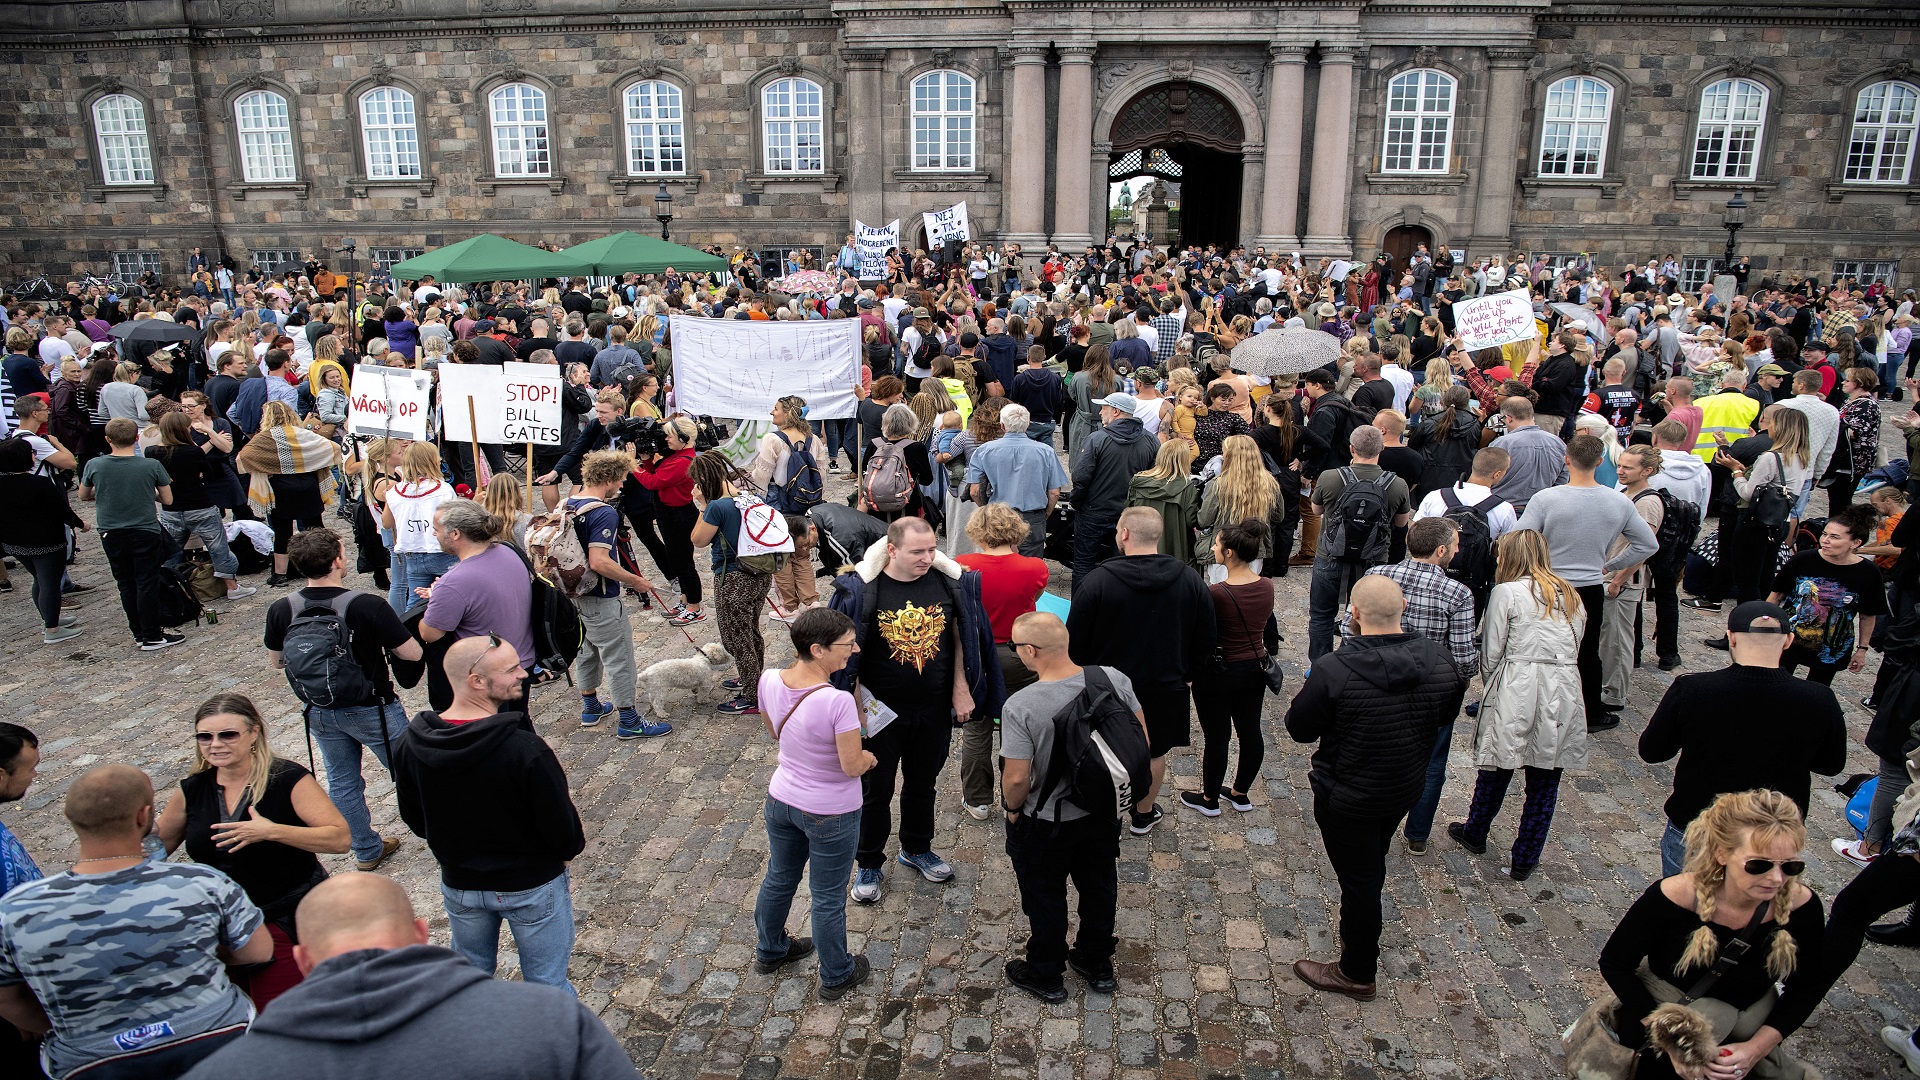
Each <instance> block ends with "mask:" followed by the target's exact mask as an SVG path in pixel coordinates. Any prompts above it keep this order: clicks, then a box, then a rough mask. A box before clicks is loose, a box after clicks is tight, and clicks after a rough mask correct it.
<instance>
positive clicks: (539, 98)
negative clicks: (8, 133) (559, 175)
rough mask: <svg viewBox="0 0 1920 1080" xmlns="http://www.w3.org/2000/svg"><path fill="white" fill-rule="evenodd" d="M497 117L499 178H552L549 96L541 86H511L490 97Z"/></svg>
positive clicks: (496, 167) (495, 146) (496, 170)
mask: <svg viewBox="0 0 1920 1080" xmlns="http://www.w3.org/2000/svg"><path fill="white" fill-rule="evenodd" d="M487 102H488V107H489V108H490V109H491V110H492V113H493V172H494V175H495V176H552V175H553V155H552V152H551V151H550V150H549V148H548V145H547V95H546V93H545V92H544V91H542V90H541V89H540V88H539V87H537V86H528V85H527V84H526V83H509V84H507V85H506V86H503V87H501V88H500V89H498V90H495V91H494V92H493V93H491V94H489V95H487Z"/></svg>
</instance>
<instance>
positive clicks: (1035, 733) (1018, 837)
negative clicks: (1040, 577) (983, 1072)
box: [1000, 611, 1147, 1002]
mask: <svg viewBox="0 0 1920 1080" xmlns="http://www.w3.org/2000/svg"><path fill="white" fill-rule="evenodd" d="M1012 644H1013V651H1014V655H1016V656H1018V657H1019V658H1020V662H1021V663H1023V664H1025V665H1026V666H1027V667H1029V668H1031V669H1032V670H1033V673H1034V676H1035V678H1036V679H1037V680H1038V681H1037V682H1035V683H1034V684H1033V685H1032V686H1029V687H1027V688H1026V689H1025V690H1022V691H1020V692H1019V693H1016V694H1014V695H1013V696H1012V697H1009V698H1008V699H1007V703H1006V705H1005V706H1003V707H1002V709H1001V712H1000V754H1001V756H1002V757H1003V758H1005V759H1006V771H1005V772H1004V773H1003V774H1002V775H1001V777H1000V789H1001V791H1002V793H1003V797H1004V798H1005V799H1006V802H1005V804H1004V805H1003V807H1002V808H1003V809H1005V810H1006V812H1007V856H1008V858H1010V859H1012V860H1013V874H1014V878H1015V880H1017V881H1018V882H1019V885H1020V906H1021V908H1023V909H1024V910H1025V911H1026V913H1027V922H1028V924H1029V926H1030V928H1031V930H1032V934H1031V936H1030V937H1028V939H1027V958H1026V959H1025V960H1009V961H1007V980H1008V981H1009V982H1011V983H1013V985H1015V986H1017V987H1019V988H1020V989H1022V990H1025V991H1027V992H1028V993H1030V994H1032V995H1033V996H1035V997H1037V998H1039V999H1040V1000H1042V1001H1046V1002H1059V1001H1065V1000H1066V998H1067V990H1066V987H1065V986H1064V985H1063V984H1062V982H1061V975H1062V974H1063V971H1064V968H1065V967H1066V966H1068V965H1071V966H1072V967H1073V970H1075V971H1077V972H1079V973H1080V975H1081V976H1082V977H1083V978H1085V979H1086V980H1087V986H1088V988H1089V989H1092V990H1094V991H1096V992H1099V993H1104V994H1111V993H1113V992H1114V990H1115V988H1116V985H1117V984H1116V983H1115V982H1114V978H1113V950H1114V945H1115V944H1116V941H1117V939H1116V938H1115V937H1114V936H1113V923H1114V912H1115V909H1116V906H1117V905H1118V902H1119V897H1120V879H1119V862H1120V821H1119V819H1118V817H1113V818H1109V817H1107V816H1106V815H1104V814H1101V815H1094V814H1089V813H1088V812H1087V811H1086V810H1085V809H1083V808H1081V807H1078V806H1075V805H1074V804H1073V803H1070V802H1062V801H1061V799H1060V791H1059V788H1060V787H1061V785H1055V789H1054V790H1053V791H1050V792H1048V794H1047V798H1046V802H1045V804H1044V805H1042V803H1041V800H1040V788H1042V787H1044V786H1045V784H1046V778H1047V771H1048V769H1049V768H1050V767H1051V766H1052V759H1053V718H1054V717H1055V716H1056V715H1058V714H1059V713H1060V711H1061V710H1062V709H1065V708H1066V707H1067V706H1068V705H1069V704H1071V703H1072V702H1073V700H1074V699H1075V698H1077V697H1079V696H1080V692H1081V691H1082V690H1083V689H1085V687H1086V675H1085V674H1084V672H1085V669H1084V668H1081V667H1079V666H1078V665H1076V664H1075V663H1074V662H1073V661H1072V660H1071V659H1070V658H1069V657H1068V655H1067V628H1066V626H1065V624H1063V623H1061V621H1060V618H1059V616H1057V615H1050V614H1046V613H1044V612H1037V611H1035V612H1028V613H1027V614H1025V615H1022V616H1020V617H1019V618H1018V619H1015V620H1014V621H1013V642H1012ZM1100 670H1101V671H1102V672H1104V673H1105V674H1106V676H1107V678H1108V680H1109V681H1110V682H1112V683H1113V689H1114V692H1115V693H1116V694H1118V695H1119V697H1120V700H1121V701H1122V702H1124V703H1125V704H1126V706H1127V708H1129V709H1132V710H1133V714H1134V716H1135V717H1136V718H1138V719H1139V721H1140V728H1141V732H1142V735H1143V737H1144V734H1145V731H1146V723H1147V721H1146V716H1145V714H1144V713H1143V712H1142V711H1141V708H1140V699H1139V698H1137V697H1135V696H1134V693H1133V683H1132V681H1131V680H1129V679H1128V678H1127V677H1126V676H1125V675H1123V674H1121V673H1120V672H1119V671H1118V670H1116V669H1114V668H1110V667H1102V668H1101V669H1100ZM1056 817H1057V818H1058V820H1056ZM1069 878H1071V879H1072V880H1073V887H1074V888H1075V889H1077V890H1079V892H1080V936H1079V938H1078V940H1076V941H1075V942H1074V946H1073V948H1072V949H1071V950H1069V949H1068V948H1067V880H1068V879H1069Z"/></svg>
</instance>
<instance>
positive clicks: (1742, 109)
mask: <svg viewBox="0 0 1920 1080" xmlns="http://www.w3.org/2000/svg"><path fill="white" fill-rule="evenodd" d="M1766 123H1767V88H1766V87H1764V86H1761V85H1760V84H1759V83H1757V82H1754V81H1753V80H1751V79H1722V80H1720V81H1719V82H1717V83H1714V84H1713V85H1711V86H1709V87H1707V88H1706V89H1705V90H1702V91H1700V124H1699V126H1698V127H1697V128H1696V129H1695V131H1694V136H1693V178H1694V179H1695V180H1751V179H1753V178H1754V176H1755V175H1756V174H1757V172H1758V170H1759V166H1760V138H1761V136H1762V135H1764V134H1765V133H1766V131H1765V129H1766Z"/></svg>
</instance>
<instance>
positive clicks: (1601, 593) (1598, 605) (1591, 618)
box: [1578, 585, 1607, 724]
mask: <svg viewBox="0 0 1920 1080" xmlns="http://www.w3.org/2000/svg"><path fill="white" fill-rule="evenodd" d="M1578 592H1579V593H1580V605H1581V606H1582V607H1584V608H1585V609H1586V612H1587V629H1586V633H1584V634H1582V635H1581V637H1580V657H1579V665H1580V699H1581V701H1583V702H1584V703H1585V704H1586V709H1587V723H1589V724H1591V723H1594V722H1596V721H1598V720H1599V719H1600V717H1601V715H1602V713H1601V708H1600V705H1601V702H1600V686H1601V683H1602V681H1603V678H1602V675H1601V669H1600V621H1601V619H1602V618H1603V617H1604V616H1605V614H1606V610H1607V587H1606V586H1605V585H1582V586H1580V587H1579V589H1578Z"/></svg>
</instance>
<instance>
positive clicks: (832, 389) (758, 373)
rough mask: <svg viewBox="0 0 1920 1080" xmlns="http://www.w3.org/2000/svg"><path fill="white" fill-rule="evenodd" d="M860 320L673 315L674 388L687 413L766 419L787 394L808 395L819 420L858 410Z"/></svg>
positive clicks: (812, 414) (812, 415)
mask: <svg viewBox="0 0 1920 1080" xmlns="http://www.w3.org/2000/svg"><path fill="white" fill-rule="evenodd" d="M859 381H860V320H858V319H828V320H824V321H817V322H747V321H744V320H736V319H688V318H679V319H675V320H674V321H673V392H674V402H675V404H676V405H677V406H678V407H679V408H680V409H681V410H682V411H685V412H690V413H694V414H697V415H705V416H721V417H728V418H732V419H749V420H752V419H758V418H760V417H763V416H765V415H767V410H769V409H771V408H772V407H773V403H774V402H775V401H778V400H779V399H780V398H782V397H784V396H786V395H788V394H793V395H796V396H798V397H800V398H803V399H805V401H806V403H807V416H808V418H809V419H813V420H844V419H846V418H848V417H851V416H852V415H853V410H854V404H855V401H854V396H853V387H854V385H855V384H856V383H858V382H859Z"/></svg>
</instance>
